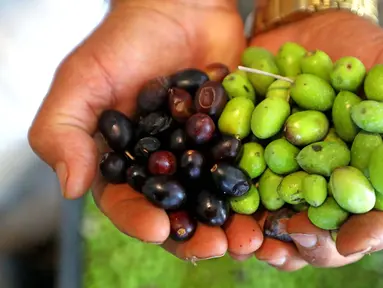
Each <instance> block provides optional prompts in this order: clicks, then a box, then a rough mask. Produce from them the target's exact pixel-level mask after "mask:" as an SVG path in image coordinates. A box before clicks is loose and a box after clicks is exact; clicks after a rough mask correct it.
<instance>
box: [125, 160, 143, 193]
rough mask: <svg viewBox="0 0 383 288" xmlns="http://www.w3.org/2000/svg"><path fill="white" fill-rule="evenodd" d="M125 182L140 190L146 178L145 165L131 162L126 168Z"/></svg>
mask: <svg viewBox="0 0 383 288" xmlns="http://www.w3.org/2000/svg"><path fill="white" fill-rule="evenodd" d="M125 176H126V182H127V183H128V184H129V185H130V186H131V187H132V188H133V189H134V190H136V191H137V192H141V189H142V186H143V185H144V184H145V181H146V179H147V178H148V173H147V170H146V168H145V166H143V165H140V164H133V165H131V166H130V167H129V168H128V169H127V170H126V174H125Z"/></svg>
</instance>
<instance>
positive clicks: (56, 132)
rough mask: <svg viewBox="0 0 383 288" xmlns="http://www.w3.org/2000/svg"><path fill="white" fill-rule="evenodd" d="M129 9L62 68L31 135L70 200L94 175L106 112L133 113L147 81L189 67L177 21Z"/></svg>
mask: <svg viewBox="0 0 383 288" xmlns="http://www.w3.org/2000/svg"><path fill="white" fill-rule="evenodd" d="M129 9H130V8H129ZM129 9H128V8H127V10H124V9H119V10H114V11H112V12H111V13H110V15H109V16H108V18H106V20H105V21H104V23H103V24H102V25H101V26H100V27H99V28H98V29H97V30H96V31H95V33H93V35H92V36H91V37H90V38H89V39H87V40H86V41H85V42H84V43H83V44H82V45H81V46H80V47H79V48H78V49H76V51H75V52H73V53H72V54H71V55H70V56H69V57H67V59H66V60H65V61H64V62H63V63H62V65H61V66H60V68H59V69H58V71H57V73H56V75H55V79H54V81H53V85H52V87H51V89H50V91H49V93H48V95H47V97H46V99H45V100H44V102H43V103H42V105H41V107H40V109H39V111H38V113H37V115H36V117H35V119H34V122H33V124H32V126H31V128H30V130H29V135H28V137H29V142H30V145H31V147H32V149H33V150H34V151H35V152H36V153H37V154H38V155H39V156H40V157H41V158H42V159H43V160H44V161H45V162H46V163H48V164H49V165H50V166H51V167H52V168H53V169H54V170H55V171H56V172H57V175H58V178H59V180H60V183H61V187H62V192H63V194H64V196H65V197H67V198H77V197H80V196H81V195H83V194H84V193H85V192H86V191H87V190H88V189H89V188H90V186H91V184H92V181H93V179H94V178H95V176H96V172H97V154H98V152H97V147H96V144H95V141H94V140H93V137H92V135H93V134H94V133H95V131H96V129H97V119H98V117H99V115H100V114H101V112H102V111H103V110H105V109H108V108H114V109H117V110H120V111H122V112H124V113H128V112H130V111H132V110H133V109H134V106H135V101H134V100H135V98H134V95H136V93H137V91H138V89H139V88H140V86H141V84H142V83H143V82H145V81H146V80H148V79H150V78H152V77H154V76H156V75H163V74H167V73H170V72H171V71H173V70H174V68H176V67H177V68H182V65H189V64H190V62H191V61H190V59H189V58H190V54H191V53H188V49H189V46H188V44H187V40H186V39H187V36H186V32H185V30H183V29H182V28H181V27H180V26H179V25H178V24H176V23H175V22H174V21H169V20H168V19H166V17H164V16H163V14H162V13H158V12H155V11H154V10H149V9H148V10H145V9H144V8H140V9H139V10H140V11H139V12H140V13H137V11H136V10H134V9H132V12H130V10H129ZM147 19H151V21H147ZM158 26H160V27H161V29H158ZM137 27H140V29H139V33H138V31H137ZM147 35H151V36H150V37H148V36H147ZM182 51H183V52H184V53H180V52H182ZM174 55H177V56H176V57H174Z"/></svg>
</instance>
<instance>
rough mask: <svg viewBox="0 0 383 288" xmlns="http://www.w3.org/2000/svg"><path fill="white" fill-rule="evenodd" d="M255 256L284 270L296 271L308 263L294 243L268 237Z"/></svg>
mask: <svg viewBox="0 0 383 288" xmlns="http://www.w3.org/2000/svg"><path fill="white" fill-rule="evenodd" d="M255 257H256V258H257V259H258V260H261V261H264V262H266V263H268V264H269V265H271V266H273V267H275V268H277V269H278V270H283V271H296V270H299V269H301V268H303V267H305V266H306V265H307V262H306V261H304V260H303V259H302V258H301V257H300V255H299V253H298V251H297V250H296V248H295V247H294V245H293V244H292V243H284V242H281V241H279V240H275V239H272V238H268V237H266V238H265V240H264V241H263V244H262V246H261V247H260V248H259V249H258V250H257V251H256V252H255Z"/></svg>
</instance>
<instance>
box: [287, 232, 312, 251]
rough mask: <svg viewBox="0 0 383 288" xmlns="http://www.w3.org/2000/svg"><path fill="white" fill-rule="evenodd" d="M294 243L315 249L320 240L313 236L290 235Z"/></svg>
mask: <svg viewBox="0 0 383 288" xmlns="http://www.w3.org/2000/svg"><path fill="white" fill-rule="evenodd" d="M290 237H291V238H293V240H294V242H296V243H298V244H299V245H301V246H302V247H305V248H313V247H315V245H316V244H317V242H318V238H317V237H316V236H315V235H311V234H290Z"/></svg>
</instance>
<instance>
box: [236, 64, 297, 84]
mask: <svg viewBox="0 0 383 288" xmlns="http://www.w3.org/2000/svg"><path fill="white" fill-rule="evenodd" d="M238 69H239V70H242V71H246V72H250V73H255V74H261V75H265V76H270V77H274V78H275V79H278V80H283V81H286V82H290V83H294V81H293V80H292V79H290V78H287V77H283V76H280V75H277V74H273V73H269V72H266V71H262V70H258V69H254V68H248V67H244V66H238Z"/></svg>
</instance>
